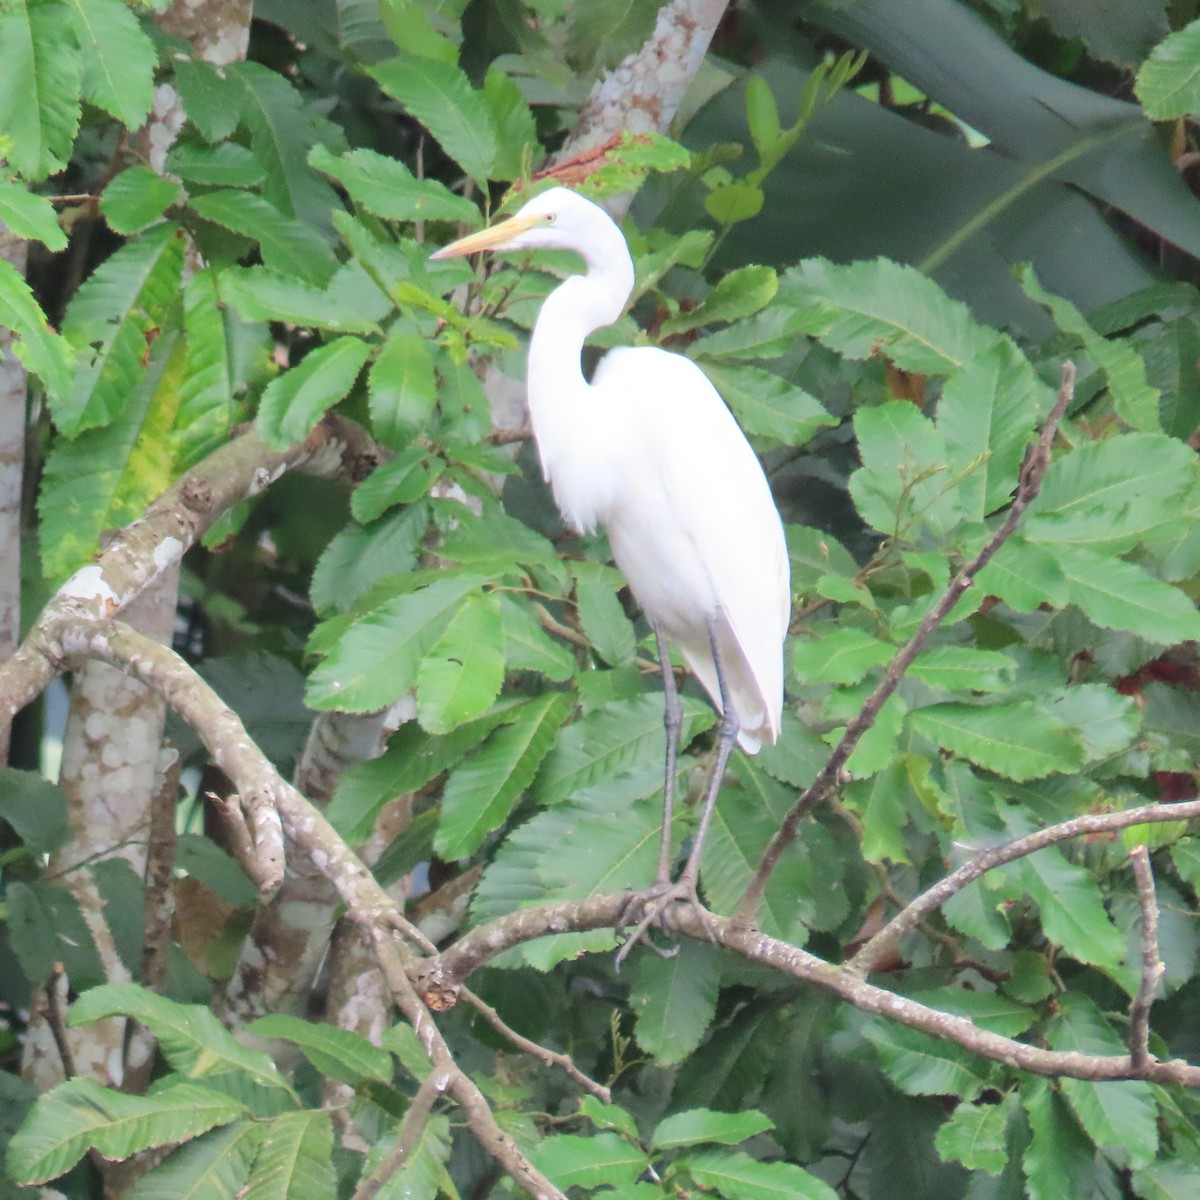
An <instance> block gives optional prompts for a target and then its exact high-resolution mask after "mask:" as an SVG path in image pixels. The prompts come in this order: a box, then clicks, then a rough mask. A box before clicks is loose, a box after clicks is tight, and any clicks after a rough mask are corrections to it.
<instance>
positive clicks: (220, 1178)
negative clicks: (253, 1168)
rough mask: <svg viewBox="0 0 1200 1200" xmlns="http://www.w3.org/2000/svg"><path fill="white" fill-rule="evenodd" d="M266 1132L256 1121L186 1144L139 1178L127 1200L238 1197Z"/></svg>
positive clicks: (197, 1199)
mask: <svg viewBox="0 0 1200 1200" xmlns="http://www.w3.org/2000/svg"><path fill="white" fill-rule="evenodd" d="M268 1128H269V1126H267V1125H266V1124H265V1123H263V1124H260V1123H258V1122H256V1121H236V1122H234V1123H233V1124H232V1125H226V1126H225V1127H224V1128H223V1129H214V1130H213V1131H212V1132H211V1133H206V1134H204V1135H203V1136H202V1137H199V1138H196V1139H195V1141H191V1142H188V1143H187V1144H186V1145H184V1146H181V1147H180V1148H179V1149H178V1150H176V1151H175V1152H174V1153H173V1154H172V1155H171V1156H170V1157H169V1158H168V1159H167V1160H166V1162H164V1163H163V1164H162V1165H161V1166H159V1167H156V1168H155V1169H154V1170H153V1171H151V1172H150V1173H149V1174H148V1175H143V1176H142V1177H141V1178H140V1179H139V1180H138V1181H137V1183H135V1184H134V1186H133V1188H132V1189H131V1190H130V1192H129V1193H128V1195H129V1200H185V1198H186V1200H229V1197H230V1196H239V1197H240V1196H241V1195H242V1189H243V1188H244V1186H245V1184H246V1180H247V1178H248V1177H249V1174H250V1164H251V1162H253V1160H254V1158H255V1156H256V1155H257V1154H258V1152H259V1147H260V1146H261V1145H262V1142H263V1139H264V1138H265V1137H266V1136H267V1129H268Z"/></svg>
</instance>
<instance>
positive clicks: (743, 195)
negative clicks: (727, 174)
mask: <svg viewBox="0 0 1200 1200" xmlns="http://www.w3.org/2000/svg"><path fill="white" fill-rule="evenodd" d="M765 199H766V197H765V196H764V195H763V192H762V188H759V187H755V186H754V184H752V183H743V182H742V181H741V180H734V181H733V182H731V183H720V184H718V185H717V186H716V187H715V188H713V190H712V191H711V192H709V193H708V195H707V196H705V197H704V211H705V212H706V213H708V215H709V216H710V217H712V219H713V220H714V221H716V223H717V224H718V225H721V226H728V225H737V224H738V223H739V222H741V221H751V220H753V219H754V218H755V217H757V216H758V214H759V213H760V212H762V206H763V201H764V200H765Z"/></svg>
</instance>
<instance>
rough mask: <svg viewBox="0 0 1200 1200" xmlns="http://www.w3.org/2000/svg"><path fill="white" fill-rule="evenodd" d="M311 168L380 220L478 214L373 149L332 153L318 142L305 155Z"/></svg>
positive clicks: (460, 198)
mask: <svg viewBox="0 0 1200 1200" xmlns="http://www.w3.org/2000/svg"><path fill="white" fill-rule="evenodd" d="M308 161H309V164H310V165H311V166H312V167H314V168H315V169H316V170H318V171H321V172H322V173H323V174H325V175H328V176H329V177H330V178H331V179H336V180H337V181H338V183H340V184H341V185H342V186H343V187H344V188H345V189H346V191H347V192H348V193H349V194H350V198H351V199H352V200H353V201H354V202H355V204H360V205H361V206H362V207H363V208H365V209H366V210H367V211H368V212H372V213H374V214H375V215H376V216H377V217H383V218H384V220H386V221H466V222H468V223H470V224H474V223H476V222H477V221H478V220H479V208H478V207H477V206H476V205H474V204H472V203H471V201H470V200H467V199H465V198H464V197H463V196H456V195H455V194H454V193H453V192H452V191H451V190H450V189H449V188H448V187H446V185H445V184H443V183H439V182H438V181H437V180H436V179H418V178H417V177H416V176H415V175H414V174H413V173H412V172H411V171H410V170H409V169H408V168H407V167H406V166H405V165H404V164H403V163H402V162H400V161H399V160H398V159H395V158H388V157H387V156H386V155H384V154H377V153H376V152H375V151H374V150H351V151H350V152H349V153H347V154H343V155H341V156H337V155H334V154H331V153H330V152H329V150H327V149H326V148H325V147H324V146H314V147H313V148H312V150H311V151H310V152H309V155H308Z"/></svg>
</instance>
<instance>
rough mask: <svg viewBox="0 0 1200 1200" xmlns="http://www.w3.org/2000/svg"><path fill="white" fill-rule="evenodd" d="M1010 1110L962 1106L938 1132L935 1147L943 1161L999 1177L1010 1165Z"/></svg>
mask: <svg viewBox="0 0 1200 1200" xmlns="http://www.w3.org/2000/svg"><path fill="white" fill-rule="evenodd" d="M1008 1108H1009V1106H1008V1105H1007V1104H959V1105H958V1106H957V1107H956V1108H955V1110H954V1112H952V1113H951V1114H950V1119H949V1120H948V1121H946V1123H945V1124H944V1125H942V1127H941V1128H940V1129H939V1130H938V1131H937V1138H936V1139H935V1143H934V1144H935V1145H936V1146H937V1152H938V1153H939V1154H940V1155H941V1156H942V1161H943V1162H957V1163H962V1165H963V1166H964V1167H966V1168H967V1170H968V1171H983V1172H984V1173H985V1174H987V1175H999V1174H1000V1172H1001V1171H1003V1170H1004V1167H1005V1165H1006V1164H1007V1162H1008V1147H1007V1145H1006V1144H1005V1137H1004V1128H1005V1125H1006V1124H1007V1122H1008Z"/></svg>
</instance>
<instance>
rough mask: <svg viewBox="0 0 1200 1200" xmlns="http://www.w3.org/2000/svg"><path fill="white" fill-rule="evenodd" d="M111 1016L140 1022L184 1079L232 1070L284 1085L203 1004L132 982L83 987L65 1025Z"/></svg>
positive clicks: (273, 1085)
mask: <svg viewBox="0 0 1200 1200" xmlns="http://www.w3.org/2000/svg"><path fill="white" fill-rule="evenodd" d="M114 1016H127V1017H133V1018H135V1019H136V1020H138V1021H140V1022H141V1023H142V1024H143V1025H145V1026H146V1028H147V1029H149V1030H150V1032H151V1033H153V1034H154V1036H155V1037H156V1038H157V1039H158V1043H159V1047H160V1048H161V1050H162V1052H163V1054H164V1055H165V1056H166V1059H167V1062H168V1063H170V1065H171V1066H172V1068H173V1069H174V1070H176V1071H178V1072H179V1073H180V1074H181V1075H186V1076H187V1077H188V1078H189V1079H203V1078H205V1077H206V1076H210V1075H220V1074H224V1073H226V1072H234V1073H237V1074H242V1075H247V1076H249V1077H250V1078H251V1079H252V1080H254V1082H255V1083H259V1084H261V1085H262V1086H264V1087H268V1088H284V1089H287V1086H288V1085H287V1083H286V1081H285V1080H284V1078H283V1076H282V1075H281V1074H280V1073H279V1071H278V1070H277V1069H276V1067H275V1064H274V1063H272V1062H271V1060H270V1058H268V1057H267V1055H266V1054H264V1053H262V1051H261V1050H250V1049H247V1048H246V1047H245V1046H243V1045H241V1044H240V1043H239V1042H238V1041H237V1040H236V1039H235V1038H234V1036H233V1035H232V1034H231V1033H230V1032H229V1030H227V1029H226V1028H225V1026H224V1025H222V1024H221V1022H220V1021H218V1020H217V1018H216V1017H215V1016H214V1015H213V1014H212V1013H211V1012H210V1011H209V1010H208V1009H207V1008H204V1007H202V1006H200V1005H196V1004H177V1003H176V1002H175V1001H174V1000H168V999H166V997H164V996H157V995H155V994H154V993H153V992H148V991H147V990H146V989H145V988H141V987H138V986H137V984H134V983H110V984H105V985H104V986H102V987H96V988H92V989H91V990H90V991H87V992H85V993H84V994H83V995H82V996H80V997H79V999H78V1000H76V1001H75V1003H74V1004H73V1005H72V1006H71V1014H70V1020H69V1024H70V1025H72V1026H76V1025H86V1024H87V1023H88V1022H89V1021H99V1020H102V1019H103V1018H105V1017H114Z"/></svg>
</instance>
